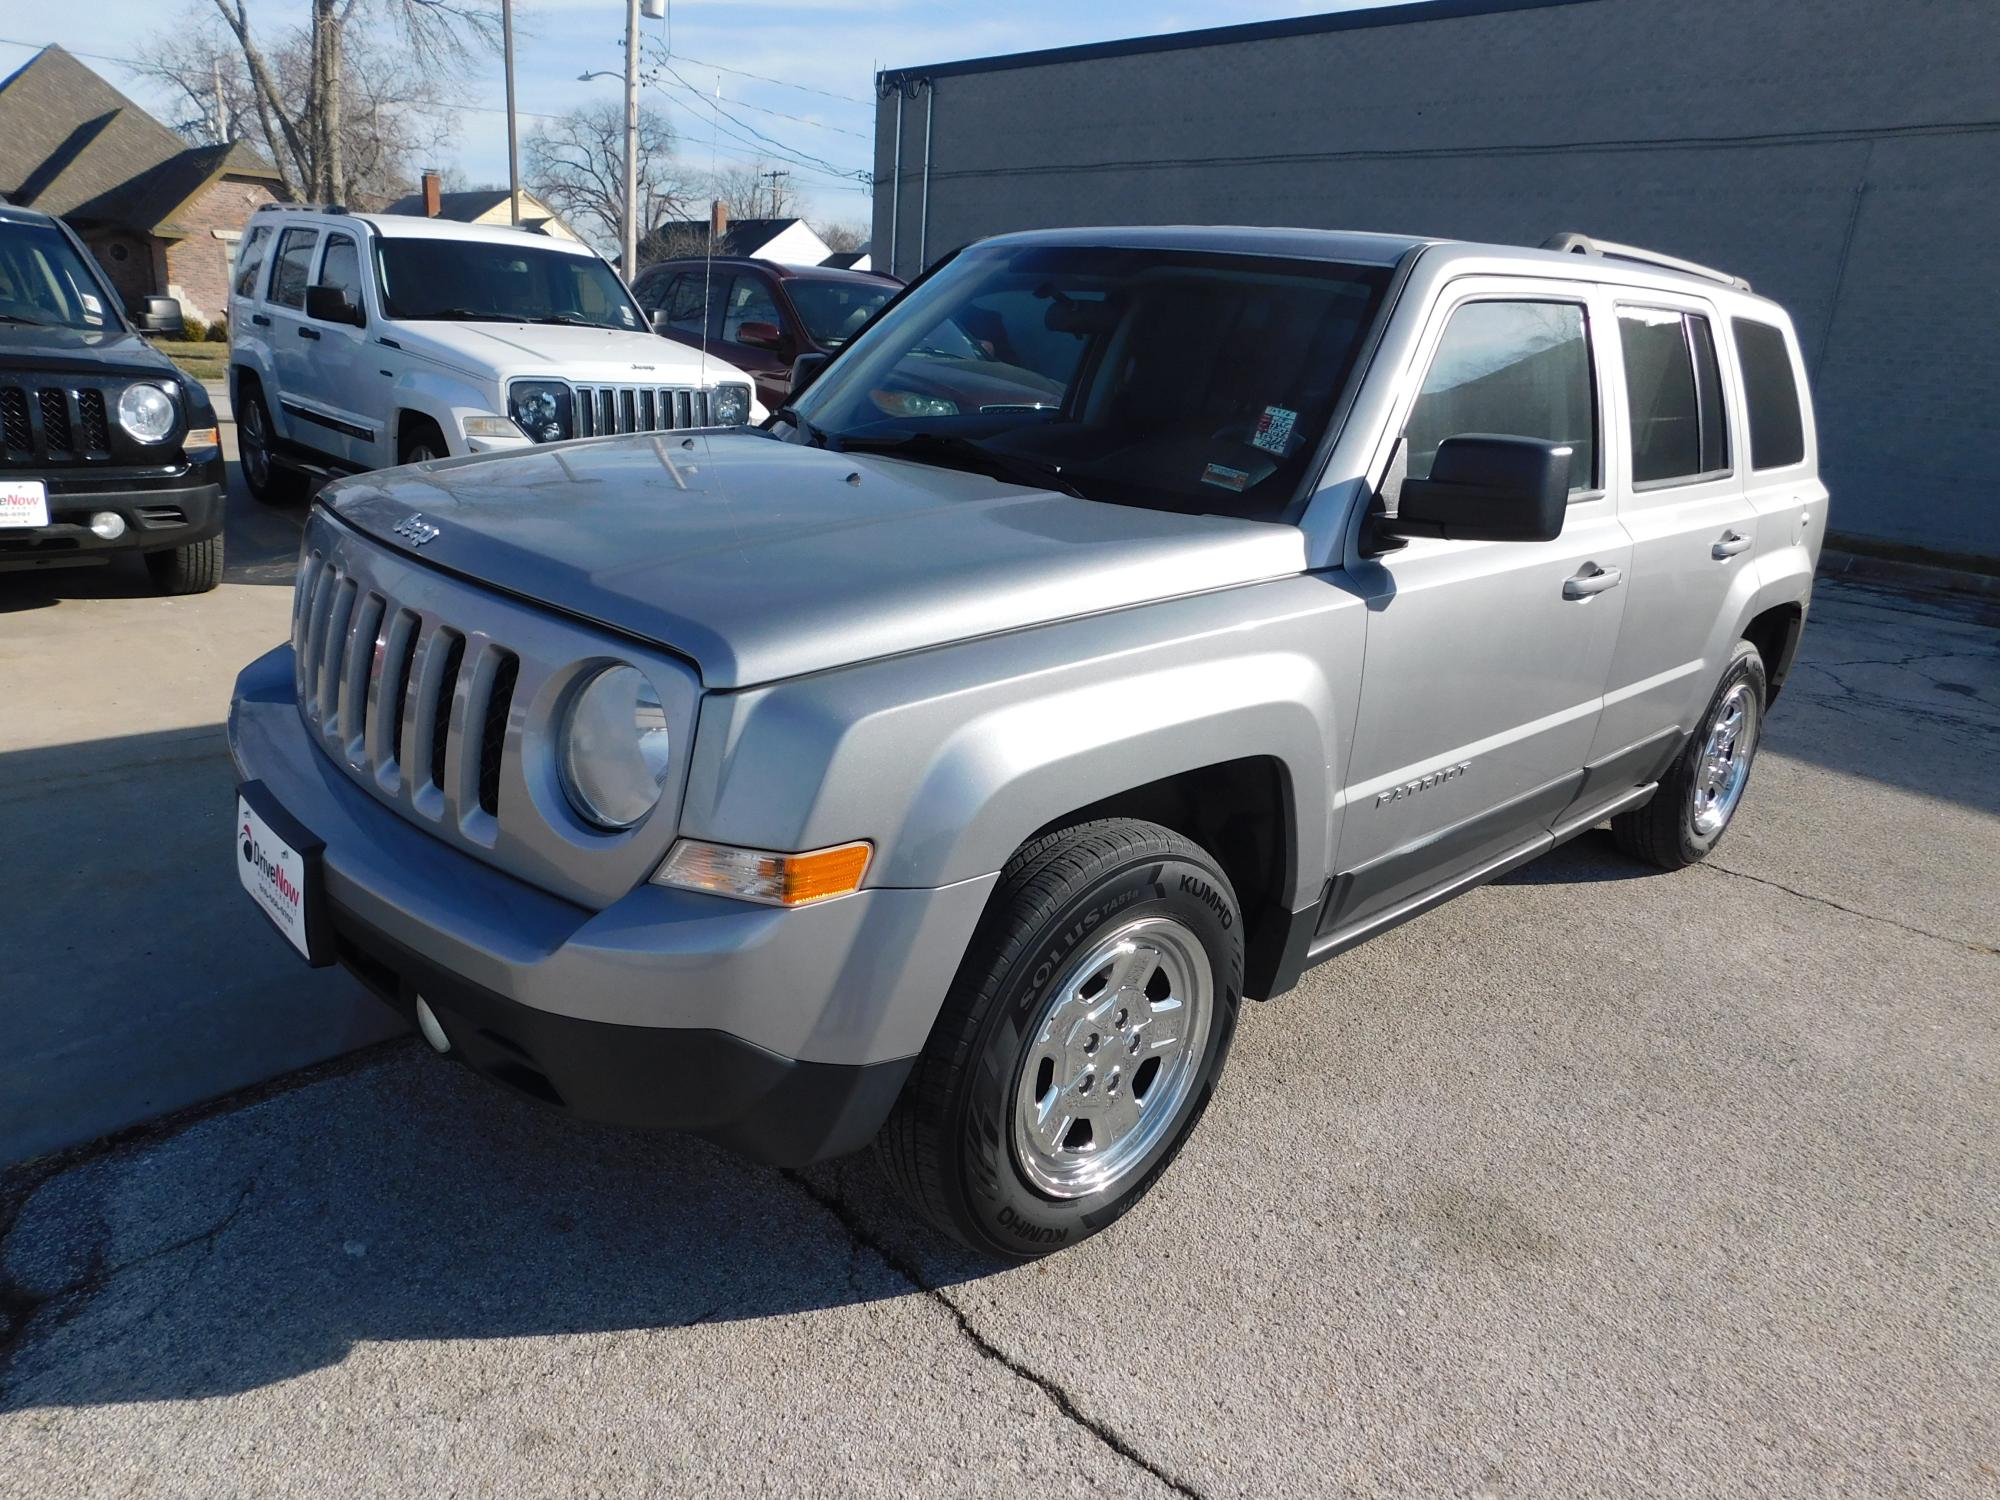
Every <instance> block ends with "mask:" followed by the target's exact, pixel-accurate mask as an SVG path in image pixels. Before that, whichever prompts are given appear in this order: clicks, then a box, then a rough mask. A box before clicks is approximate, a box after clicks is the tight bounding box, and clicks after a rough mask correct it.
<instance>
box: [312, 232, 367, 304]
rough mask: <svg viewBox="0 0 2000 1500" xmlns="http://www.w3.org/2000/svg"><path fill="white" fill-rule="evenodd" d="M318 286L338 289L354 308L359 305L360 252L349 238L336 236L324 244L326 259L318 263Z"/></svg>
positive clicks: (343, 235)
mask: <svg viewBox="0 0 2000 1500" xmlns="http://www.w3.org/2000/svg"><path fill="white" fill-rule="evenodd" d="M319 285H321V286H331V287H338V288H339V289H340V290H341V291H343V292H345V293H346V294H347V300H348V302H349V303H350V304H351V305H352V306H354V307H360V306H361V305H362V303H361V251H360V249H359V248H358V247H357V246H356V245H355V243H354V240H353V238H352V237H351V236H349V235H345V234H336V235H334V236H332V237H331V238H329V239H328V240H327V242H326V258H325V260H323V261H321V262H320V268H319Z"/></svg>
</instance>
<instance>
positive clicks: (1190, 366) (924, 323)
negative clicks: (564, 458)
mask: <svg viewBox="0 0 2000 1500" xmlns="http://www.w3.org/2000/svg"><path fill="white" fill-rule="evenodd" d="M1388 276H1389V273H1388V271H1387V269H1386V268H1381V267H1372V266H1357V265H1350V264H1345V263H1340V262H1332V261H1315V260H1294V259H1289V258H1280V257H1268V256H1257V255H1230V254H1214V253H1208V252H1196V251H1167V250H1157V249H1121V248H1114V247H1109V246H1080V245H1005V244H1002V245H985V246H974V247H973V248H972V249H970V250H967V251H965V252H964V253H963V254H961V255H959V256H958V257H957V258H956V259H954V260H953V261H951V262H950V263H949V264H948V265H946V266H945V267H944V268H943V269H942V270H940V271H938V272H937V273H936V274H934V275H933V276H931V277H930V279H929V280H927V281H925V282H924V283H923V284H922V285H921V286H919V287H916V288H915V289H913V290H912V291H911V292H910V293H909V294H908V295H907V296H905V297H904V298H903V300H902V301H900V302H899V303H898V304H897V305H896V306H895V308H893V309H892V310H891V311H889V312H887V313H885V314H884V315H883V316H882V317H881V318H879V319H877V320H876V321H875V322H874V323H873V324H871V325H870V326H869V328H868V330H867V332H865V333H863V334H862V335H861V336H860V337H859V338H857V339H856V340H855V341H854V343H853V345H852V346H851V347H850V348H849V350H848V351H847V352H846V353H845V354H843V355H842V356H841V357H840V358H839V359H838V360H836V361H835V362H834V363H833V364H832V365H831V366H829V367H828V369H827V372H826V374H825V375H823V376H822V377H821V378H820V379H819V380H817V381H816V382H814V384H813V385H812V386H811V388H810V389H808V390H807V392H806V393H805V395H804V396H803V397H801V398H800V401H799V403H798V408H799V415H800V417H801V419H802V421H801V424H800V425H799V427H798V429H797V432H796V433H795V439H797V440H805V441H812V442H823V443H825V444H827V445H828V446H839V447H846V448H853V449H857V450H863V451H875V452H888V453H894V454H897V455H899V456H904V457H909V458H911V459H914V460H916V461H918V462H926V463H933V464H937V465H940V466H943V467H959V468H972V469H976V470H980V471H982V472H988V473H998V474H1001V475H1004V476H1006V477H1010V478H1015V479H1017V480H1018V482H1022V483H1029V484H1040V485H1043V486H1046V487H1066V488H1070V489H1073V490H1075V491H1077V492H1078V493H1080V494H1082V495H1084V496H1085V497H1087V498H1089V499H1092V500H1102V501H1108V502H1111V503H1114V504H1122V505H1135V506H1145V507H1150V508H1154V509H1161V510H1175V511H1183V512H1189V513H1204V512H1206V513H1214V514H1222V515H1235V516H1249V517H1256V518H1263V519H1273V518H1279V517H1283V516H1286V515H1288V514H1291V513H1292V512H1293V510H1294V507H1295V504H1296V503H1297V502H1299V501H1300V499H1301V496H1302V487H1303V484H1304V482H1305V480H1306V478H1307V473H1308V470H1309V469H1310V467H1311V465H1312V460H1313V455H1314V453H1315V451H1316V450H1317V448H1318V445H1319V443H1320V440H1321V439H1322V438H1323V437H1324V436H1325V435H1326V431H1327V427H1328V425H1329V423H1330V421H1331V419H1332V416H1333V411H1334V407H1335V403H1336V402H1337V400H1338V399H1339V396H1340V393H1341V390H1342V389H1343V387H1344V386H1345V385H1346V382H1347V379H1348V376H1349V374H1350V372H1351V370H1352V368H1353V365H1354V360H1355V357H1356V355H1357V353H1358V351H1359V349H1360V347H1361V344H1362V341H1363V338H1364V336H1365V335H1366V333H1367V330H1368V329H1369V328H1370V327H1371V326H1372V324H1373V322H1374V320H1375V317H1376V314H1377V312H1378V310H1379V308H1380V306H1381V301H1382V294H1383V290H1384V288H1385V287H1386V285H1387V282H1388Z"/></svg>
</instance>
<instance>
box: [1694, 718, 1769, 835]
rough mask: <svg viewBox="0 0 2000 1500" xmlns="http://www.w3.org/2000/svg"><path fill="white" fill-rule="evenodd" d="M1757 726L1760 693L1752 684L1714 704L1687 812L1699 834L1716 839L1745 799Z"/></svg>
mask: <svg viewBox="0 0 2000 1500" xmlns="http://www.w3.org/2000/svg"><path fill="white" fill-rule="evenodd" d="M1757 727H1758V726H1757V694H1756V693H1755V692H1754V691H1753V690H1752V689H1751V686H1750V684H1749V683H1747V682H1739V683H1737V684H1736V685H1735V686H1734V687H1732V688H1730V690H1729V691H1728V692H1727V693H1725V694H1723V696H1722V701H1721V702H1720V703H1718V704H1717V705H1716V706H1715V714H1714V716H1713V717H1712V718H1711V719H1710V720H1709V725H1708V738H1707V740H1706V741H1705V742H1704V743H1703V744H1702V747H1701V760H1700V762H1699V763H1698V764H1697V765H1696V766H1695V774H1694V786H1693V788H1692V789H1691V790H1690V791H1689V793H1688V800H1689V808H1688V811H1689V813H1690V814H1691V815H1692V818H1693V821H1694V831H1695V833H1696V834H1698V835H1699V836H1700V837H1702V838H1705V839H1708V838H1714V837H1715V835H1716V834H1718V833H1720V832H1722V830H1723V828H1724V826H1725V825H1727V824H1728V822H1729V818H1730V814H1732V813H1734V812H1735V811H1736V804H1737V803H1738V802H1740V801H1742V800H1743V786H1744V783H1745V782H1747V781H1748V780H1749V779H1750V757H1751V756H1753V755H1755V754H1756V753H1757Z"/></svg>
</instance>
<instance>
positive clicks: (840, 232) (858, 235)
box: [812, 223, 868, 254]
mask: <svg viewBox="0 0 2000 1500" xmlns="http://www.w3.org/2000/svg"><path fill="white" fill-rule="evenodd" d="M812 229H813V233H814V234H816V235H818V236H819V237H820V239H822V240H823V241H825V242H826V248H827V249H829V250H831V251H833V252H834V253H835V254H840V253H842V252H847V251H854V250H866V249H867V248H868V227H867V226H866V225H865V224H833V223H826V224H815V225H813V226H812Z"/></svg>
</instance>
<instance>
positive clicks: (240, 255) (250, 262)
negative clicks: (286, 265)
mask: <svg viewBox="0 0 2000 1500" xmlns="http://www.w3.org/2000/svg"><path fill="white" fill-rule="evenodd" d="M270 248H271V226H270V225H268V224H259V225H258V226H257V227H256V228H254V229H252V230H251V231H250V233H249V234H247V235H245V236H244V237H243V245H242V248H241V249H239V250H238V251H237V252H236V295H237V296H239V297H251V296H255V295H256V291H257V273H258V272H259V271H261V270H263V269H264V252H265V251H266V250H268V249H270Z"/></svg>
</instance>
